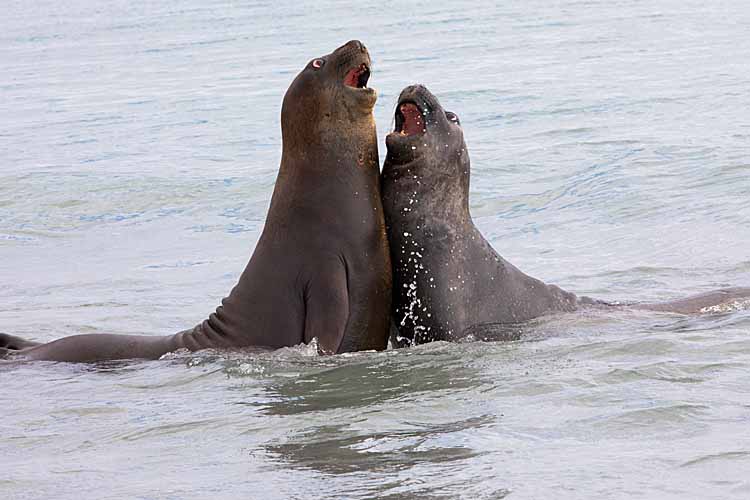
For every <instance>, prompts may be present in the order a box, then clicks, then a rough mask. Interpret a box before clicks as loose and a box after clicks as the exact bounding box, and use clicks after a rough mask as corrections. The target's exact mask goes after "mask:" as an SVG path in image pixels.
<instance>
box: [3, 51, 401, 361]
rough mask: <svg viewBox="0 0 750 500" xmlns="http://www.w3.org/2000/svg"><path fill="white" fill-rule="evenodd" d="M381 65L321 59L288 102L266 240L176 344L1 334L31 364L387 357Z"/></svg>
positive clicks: (6, 346)
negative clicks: (306, 349) (209, 353)
mask: <svg viewBox="0 0 750 500" xmlns="http://www.w3.org/2000/svg"><path fill="white" fill-rule="evenodd" d="M370 68H371V61H370V55H369V53H368V51H367V49H366V48H365V46H364V45H363V44H362V43H361V42H359V41H356V40H353V41H350V42H348V43H347V44H345V45H343V46H341V47H339V48H338V49H336V50H335V51H333V52H332V53H331V54H328V55H325V56H322V57H319V58H316V59H313V60H312V61H310V62H309V63H308V64H307V65H306V66H305V68H304V69H303V70H302V71H301V72H300V73H299V74H298V75H297V77H296V78H295V79H294V81H293V82H292V84H291V86H290V87H289V89H288V90H287V92H286V95H285V97H284V102H283V106H282V110H281V129H282V142H283V151H282V157H281V166H280V168H279V175H278V178H277V181H276V185H275V188H274V192H273V197H272V199H271V206H270V208H269V211H268V216H267V218H266V223H265V227H264V229H263V233H262V234H261V237H260V239H259V241H258V244H257V246H256V248H255V251H254V253H253V255H252V257H251V259H250V262H249V263H248V265H247V267H246V268H245V270H244V272H243V273H242V275H241V276H240V279H239V282H238V283H237V285H236V286H235V287H234V288H233V289H232V291H231V293H230V294H229V296H228V297H226V298H225V299H224V300H222V304H221V305H220V306H219V307H218V308H217V309H216V311H215V312H214V313H212V314H211V315H210V316H209V317H208V319H206V320H205V321H203V322H202V323H201V324H199V325H197V326H196V327H194V328H192V329H190V330H186V331H183V332H180V333H177V334H174V335H169V336H130V335H107V334H93V335H75V336H71V337H65V338H62V339H59V340H56V341H53V342H50V343H47V344H36V343H33V342H30V341H25V340H23V339H19V338H18V337H13V336H10V335H0V349H2V350H4V351H5V352H6V353H7V352H9V351H12V352H16V353H20V354H21V355H22V356H23V357H25V358H27V359H36V360H57V361H95V360H110V359H125V358H158V357H159V356H161V355H163V354H165V353H167V352H170V351H174V350H176V349H180V348H187V349H189V350H191V351H197V350H200V349H205V348H241V347H247V346H261V347H266V348H271V349H274V348H279V347H284V346H293V345H297V344H300V343H302V342H305V343H309V342H310V341H312V340H313V339H314V338H316V339H318V346H319V350H320V351H321V352H322V353H329V354H333V353H342V352H349V351H358V350H367V349H385V347H386V345H387V341H388V329H389V311H390V302H391V264H390V256H389V251H388V240H387V237H386V234H385V223H384V218H383V210H382V205H381V196H380V188H379V168H378V167H379V162H378V147H377V135H376V130H375V120H374V117H373V107H374V105H375V101H376V99H377V94H376V92H375V91H374V90H373V89H370V88H368V87H367V82H368V79H369V76H370Z"/></svg>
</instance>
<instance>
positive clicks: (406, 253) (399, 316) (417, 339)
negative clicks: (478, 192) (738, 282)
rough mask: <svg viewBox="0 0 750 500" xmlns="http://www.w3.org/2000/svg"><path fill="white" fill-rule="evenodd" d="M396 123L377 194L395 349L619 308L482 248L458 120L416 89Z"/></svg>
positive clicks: (737, 293) (746, 292) (675, 307)
mask: <svg viewBox="0 0 750 500" xmlns="http://www.w3.org/2000/svg"><path fill="white" fill-rule="evenodd" d="M395 123H396V126H395V130H394V131H393V132H392V133H390V134H389V135H388V137H387V138H386V144H387V146H388V153H387V156H386V160H385V164H384V166H383V172H382V175H381V185H382V191H383V209H384V210H385V218H386V229H387V231H388V239H389V243H390V248H391V259H392V262H393V305H392V315H393V321H394V327H395V328H396V329H397V334H398V337H399V338H400V339H401V341H400V343H422V342H429V341H433V340H456V339H459V338H462V337H465V336H467V335H473V336H475V337H479V338H482V337H485V336H486V337H489V338H493V339H509V338H514V336H513V335H512V332H509V330H508V329H507V325H514V324H518V323H522V322H525V321H528V320H530V319H533V318H536V317H539V316H542V315H544V314H548V313H553V312H570V311H575V310H576V309H578V308H580V307H582V306H596V307H619V306H616V305H614V304H608V303H606V302H603V301H598V300H594V299H590V298H587V297H577V296H576V295H575V294H573V293H571V292H567V291H565V290H563V289H561V288H560V287H557V286H555V285H547V284H545V283H543V282H542V281H540V280H538V279H536V278H532V277H531V276H528V275H526V274H524V273H523V272H521V271H520V270H519V269H517V268H516V267H515V266H513V265H512V264H511V263H510V262H508V261H506V260H505V259H503V258H502V257H501V256H500V255H498V253H497V252H496V251H495V250H494V249H493V248H492V246H490V244H489V243H488V242H487V240H485V238H484V237H483V236H482V234H481V233H480V232H479V230H478V229H477V228H476V226H475V225H474V222H473V221H472V218H471V214H470V212H469V177H470V161H469V153H468V151H467V148H466V143H465V142H464V136H463V130H462V129H461V124H460V121H459V119H458V117H457V116H456V115H455V114H454V113H451V112H449V111H445V110H444V109H443V107H442V106H441V105H440V103H439V101H438V99H437V98H436V97H435V96H434V95H432V94H431V93H430V92H429V91H428V90H427V89H426V88H425V87H423V86H421V85H415V86H411V87H407V88H405V89H404V90H403V91H402V92H401V95H400V97H399V101H398V106H397V109H396V116H395ZM742 297H750V288H732V289H724V290H718V291H715V292H710V293H707V294H702V295H697V296H693V297H689V298H686V299H682V300H679V301H674V302H665V303H660V304H632V305H629V306H627V307H634V308H641V309H649V310H655V311H668V312H677V313H685V314H689V313H697V312H701V311H704V310H706V309H707V308H711V307H715V306H717V305H720V304H726V303H728V302H731V301H733V300H736V299H738V298H742ZM394 333H396V332H394ZM485 334H486V335H485Z"/></svg>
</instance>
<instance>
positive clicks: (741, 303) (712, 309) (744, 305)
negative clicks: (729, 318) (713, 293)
mask: <svg viewBox="0 0 750 500" xmlns="http://www.w3.org/2000/svg"><path fill="white" fill-rule="evenodd" d="M748 309H750V299H739V300H733V301H731V302H724V303H723V304H716V305H713V306H708V307H704V308H702V309H701V310H700V312H701V313H704V314H709V313H711V314H716V313H728V312H735V311H745V310H748Z"/></svg>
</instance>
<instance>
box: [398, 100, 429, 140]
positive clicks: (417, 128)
mask: <svg viewBox="0 0 750 500" xmlns="http://www.w3.org/2000/svg"><path fill="white" fill-rule="evenodd" d="M399 110H400V111H401V114H402V115H403V116H404V125H403V127H402V128H401V132H402V133H403V134H404V135H414V134H420V133H422V132H424V122H423V120H422V113H420V112H419V108H417V106H416V105H415V104H412V103H410V102H407V103H404V104H402V105H401V106H400V107H399Z"/></svg>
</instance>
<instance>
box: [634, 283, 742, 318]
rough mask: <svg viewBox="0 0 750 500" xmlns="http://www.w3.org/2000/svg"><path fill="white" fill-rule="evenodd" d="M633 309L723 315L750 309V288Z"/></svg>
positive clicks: (645, 305)
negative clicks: (723, 313)
mask: <svg viewBox="0 0 750 500" xmlns="http://www.w3.org/2000/svg"><path fill="white" fill-rule="evenodd" d="M631 307H633V308H634V309H645V310H648V311H659V312H671V313H677V314H702V313H721V312H731V311H735V310H740V309H750V288H747V287H734V288H721V289H719V290H714V291H712V292H706V293H701V294H698V295H691V296H689V297H685V298H684V299H677V300H671V301H669V302H656V303H642V304H634V305H632V306H631Z"/></svg>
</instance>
